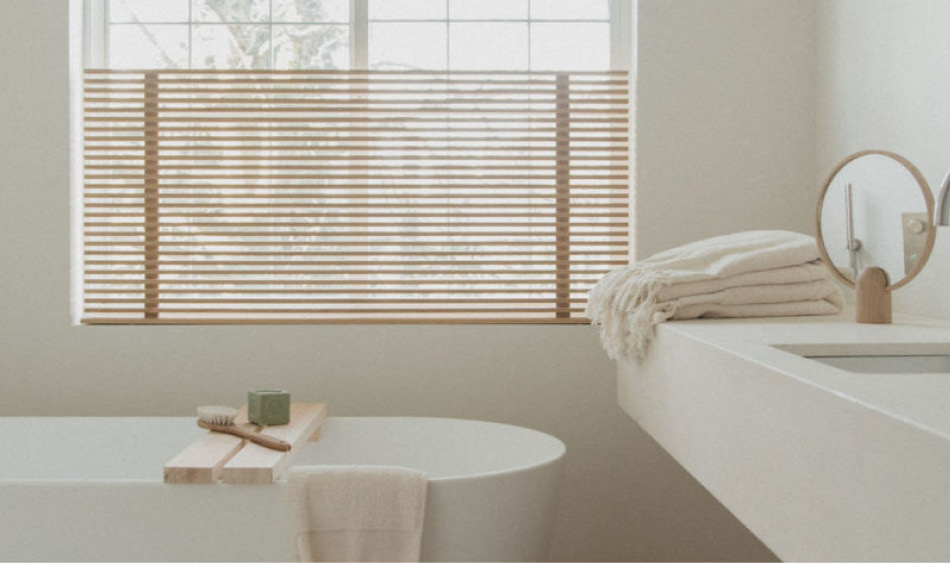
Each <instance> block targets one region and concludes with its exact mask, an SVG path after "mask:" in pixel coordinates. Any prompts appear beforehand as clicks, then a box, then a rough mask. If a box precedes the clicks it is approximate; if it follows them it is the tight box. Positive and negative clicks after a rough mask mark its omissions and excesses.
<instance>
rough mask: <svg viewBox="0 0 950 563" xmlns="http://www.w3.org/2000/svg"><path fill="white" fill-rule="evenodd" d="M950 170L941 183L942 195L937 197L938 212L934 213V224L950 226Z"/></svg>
mask: <svg viewBox="0 0 950 563" xmlns="http://www.w3.org/2000/svg"><path fill="white" fill-rule="evenodd" d="M948 192H950V172H947V175H946V176H944V177H943V182H941V183H940V197H939V198H938V199H937V212H936V213H935V214H934V225H935V226H937V227H950V194H948Z"/></svg>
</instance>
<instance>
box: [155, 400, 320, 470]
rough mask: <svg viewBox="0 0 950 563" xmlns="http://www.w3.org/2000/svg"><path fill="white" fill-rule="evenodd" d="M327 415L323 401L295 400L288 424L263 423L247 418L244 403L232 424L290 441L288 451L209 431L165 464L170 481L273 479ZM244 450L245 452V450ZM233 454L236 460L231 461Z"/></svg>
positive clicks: (316, 434)
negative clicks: (304, 401) (312, 402)
mask: <svg viewBox="0 0 950 563" xmlns="http://www.w3.org/2000/svg"><path fill="white" fill-rule="evenodd" d="M326 417H327V406H326V404H323V403H320V404H310V403H294V404H292V405H291V407H290V424H284V425H281V426H269V427H264V428H263V430H261V428H260V427H259V426H257V425H256V424H251V423H250V422H248V420H247V405H245V406H243V407H241V408H240V409H239V410H238V415H237V418H235V421H234V422H235V424H237V425H240V426H243V427H244V428H247V429H250V430H253V431H255V432H257V431H261V432H262V433H263V434H267V435H269V436H274V437H276V438H280V439H282V440H286V441H288V442H290V443H291V446H292V448H291V450H290V451H289V452H278V451H274V450H270V449H267V448H264V447H262V446H258V445H257V444H254V443H250V442H247V441H246V440H243V439H241V438H238V437H237V436H232V435H230V434H221V433H218V432H208V433H207V434H206V435H204V436H202V437H201V438H199V439H197V440H195V441H194V442H192V443H191V444H190V445H189V446H188V447H187V448H185V449H184V450H182V451H181V453H179V454H178V455H176V456H175V457H174V458H172V459H171V460H170V461H169V462H168V463H166V464H165V468H164V478H165V482H166V483H169V484H206V485H210V484H214V483H217V482H218V481H220V480H222V479H224V482H226V483H235V484H259V483H273V482H274V481H275V480H277V479H278V478H279V477H280V476H281V475H282V474H283V472H284V471H285V470H286V468H287V467H288V466H289V465H290V460H291V456H292V455H293V454H294V452H295V449H298V448H299V447H300V446H302V445H303V444H304V442H306V441H307V440H310V439H318V438H319V435H320V427H321V425H322V424H323V421H324V420H326ZM245 451H246V453H245ZM235 458H240V459H238V461H237V463H235V464H233V465H232V464H231V463H230V462H231V461H233V460H234V459H235Z"/></svg>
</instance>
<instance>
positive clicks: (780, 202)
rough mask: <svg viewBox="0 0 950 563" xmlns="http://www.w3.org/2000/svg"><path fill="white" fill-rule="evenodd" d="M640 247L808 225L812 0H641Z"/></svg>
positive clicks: (645, 250) (640, 250) (642, 250)
mask: <svg viewBox="0 0 950 563" xmlns="http://www.w3.org/2000/svg"><path fill="white" fill-rule="evenodd" d="M639 14H640V22H639V26H638V28H637V33H638V45H639V49H640V53H639V56H638V63H639V68H638V72H637V74H638V80H637V170H636V179H637V194H636V197H637V202H636V221H637V225H636V231H637V244H636V247H637V255H638V256H640V257H646V256H648V255H649V254H652V253H654V252H656V251H657V250H661V249H664V248H668V247H670V246H675V245H677V244H682V243H685V242H689V241H692V240H696V239H699V238H703V237H708V236H713V235H718V234H724V233H728V232H734V231H741V230H745V229H791V230H795V231H801V232H808V233H810V232H812V231H813V230H814V228H813V225H812V219H811V217H812V213H813V211H812V207H811V205H812V202H810V201H809V200H808V198H803V197H802V190H805V189H808V188H810V187H811V186H812V185H813V184H814V172H813V170H814V158H815V153H814V135H815V106H814V93H813V92H814V57H815V45H814V41H813V36H814V26H815V19H814V18H815V1H814V0H760V1H755V0H753V1H749V0H714V1H711V0H640V10H639Z"/></svg>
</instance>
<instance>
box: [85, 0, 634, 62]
mask: <svg viewBox="0 0 950 563" xmlns="http://www.w3.org/2000/svg"><path fill="white" fill-rule="evenodd" d="M110 1H111V0H84V2H83V20H84V24H85V25H84V26H83V27H84V29H85V33H84V36H85V37H84V41H83V63H84V65H85V67H86V68H108V66H109V64H108V54H109V21H108V17H109V2H110ZM608 1H609V16H608V17H609V24H610V69H609V70H627V71H629V70H631V62H632V53H631V47H632V41H631V39H632V36H631V33H632V30H631V27H632V26H631V23H632V5H631V4H632V2H633V1H634V0H608ZM445 2H446V3H448V0H445ZM189 6H190V4H189ZM529 6H530V3H529ZM529 10H530V8H529ZM436 21H441V20H436ZM449 21H452V22H454V21H459V20H448V19H447V20H446V25H448V23H449ZM466 21H467V20H466ZM492 21H494V20H478V22H479V23H490V22H492ZM498 21H502V20H498ZM504 21H512V20H504ZM527 21H528V22H529V23H531V22H549V21H550V22H555V21H556V22H565V23H571V22H576V23H581V22H582V20H537V19H532V18H531V14H530V11H529V14H528V18H527ZM268 23H269V24H271V25H272V24H273V22H270V21H269V22H268ZM189 25H193V22H189ZM349 25H350V45H349V46H350V68H351V69H353V70H366V69H367V68H368V67H369V0H350V22H349ZM529 33H530V25H529ZM449 37H451V36H449ZM450 70H451V69H450Z"/></svg>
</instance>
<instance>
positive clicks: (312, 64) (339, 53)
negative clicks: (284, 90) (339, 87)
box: [273, 25, 350, 69]
mask: <svg viewBox="0 0 950 563" xmlns="http://www.w3.org/2000/svg"><path fill="white" fill-rule="evenodd" d="M349 40H350V34H349V26H345V25H275V26H274V37H273V45H274V47H273V48H274V68H277V69H321V68H329V69H333V68H349V67H350V45H349Z"/></svg>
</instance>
